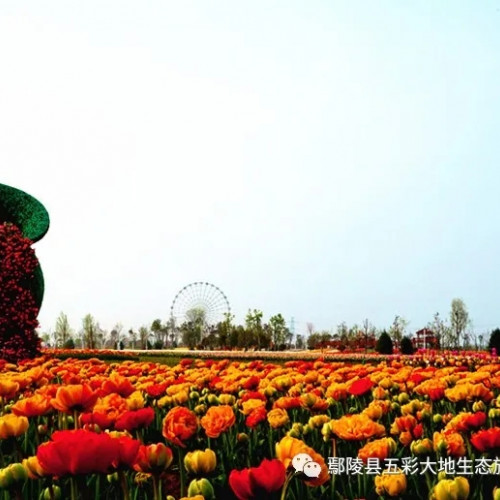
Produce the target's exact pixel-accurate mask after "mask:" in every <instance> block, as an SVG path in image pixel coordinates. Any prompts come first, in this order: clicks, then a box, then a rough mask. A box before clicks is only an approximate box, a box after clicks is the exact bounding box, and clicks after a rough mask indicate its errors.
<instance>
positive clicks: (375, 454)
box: [358, 438, 397, 463]
mask: <svg viewBox="0 0 500 500" xmlns="http://www.w3.org/2000/svg"><path fill="white" fill-rule="evenodd" d="M396 446H397V445H396V441H394V439H392V438H381V439H376V440H375V441H370V442H369V443H366V444H365V446H363V447H362V448H361V449H360V450H359V451H358V457H359V458H361V460H363V462H365V463H366V462H367V460H368V458H378V459H379V460H380V461H383V460H385V459H386V458H388V457H390V456H391V455H392V454H393V453H394V452H395V451H396Z"/></svg>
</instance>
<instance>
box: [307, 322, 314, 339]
mask: <svg viewBox="0 0 500 500" xmlns="http://www.w3.org/2000/svg"><path fill="white" fill-rule="evenodd" d="M306 328H307V336H309V335H312V334H313V333H314V325H313V324H312V323H311V322H310V321H308V322H307V323H306Z"/></svg>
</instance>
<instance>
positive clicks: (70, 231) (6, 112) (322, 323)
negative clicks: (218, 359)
mask: <svg viewBox="0 0 500 500" xmlns="http://www.w3.org/2000/svg"><path fill="white" fill-rule="evenodd" d="M499 27H500V7H499V6H498V3H497V2H493V1H481V2H461V1H449V2H445V1H443V2H433V1H427V2H398V1H396V0H394V1H377V2H368V1H365V2H356V1H345V2H334V1H324V2H320V1H316V2H305V1H302V2H291V1H273V2H270V1H265V2H264V1H253V2H235V1H234V0H232V1H227V2H222V1H214V2H202V1H197V2H187V1H177V2H168V1H162V2H159V1H151V2H126V1H123V0H120V1H107V2H102V1H99V2H97V1H93V0H92V1H91V0H88V1H86V2H69V1H67V0H64V1H52V2H39V1H31V2H21V1H17V0H16V1H14V0H9V1H4V2H2V3H1V5H0V46H1V47H2V49H1V51H0V65H1V70H2V71H1V78H0V165H1V166H0V172H1V174H2V175H1V176H0V182H1V183H4V184H8V185H11V186H14V187H17V188H20V189H23V190H24V191H27V192H28V193H30V194H31V195H33V196H35V197H36V198H38V199H39V200H40V201H41V202H42V203H44V205H45V206H46V207H47V209H48V211H49V213H50V216H51V227H50V230H49V232H48V233H47V235H46V236H45V238H44V239H42V240H41V241H40V242H38V243H37V244H36V245H35V248H36V252H37V255H38V258H39V260H40V262H41V264H42V268H43V271H44V275H45V280H46V292H45V298H44V303H43V305H42V309H41V312H40V316H39V320H40V323H41V329H42V330H49V329H51V328H53V327H54V325H55V320H56V318H57V316H58V314H59V312H60V311H64V312H66V313H67V314H68V316H69V319H70V322H71V325H72V326H73V328H75V329H79V328H80V325H81V319H82V318H83V316H84V315H85V314H87V313H91V314H93V315H94V316H95V317H96V319H97V320H98V321H99V322H100V324H101V326H103V327H104V328H107V329H111V328H112V327H113V325H114V324H115V323H116V322H121V323H122V324H123V325H124V327H125V328H126V329H128V328H130V327H134V328H137V327H139V326H141V325H143V324H150V323H151V321H152V320H153V319H155V318H162V319H164V320H167V319H168V316H169V312H170V305H171V303H172V300H173V298H174V296H175V294H176V292H177V291H178V290H179V289H180V288H182V287H183V286H184V285H187V284H188V283H190V282H193V281H208V282H210V283H213V284H215V285H216V286H218V287H220V288H221V289H222V290H223V291H224V292H225V294H226V295H227V297H228V299H229V301H230V303H231V308H232V310H233V312H234V313H235V314H236V320H237V321H238V322H242V321H243V320H244V315H245V313H246V311H247V310H248V308H252V309H253V308H257V309H261V310H262V311H263V312H264V319H265V320H266V319H267V318H269V316H271V315H273V314H276V313H282V314H283V315H284V316H285V318H286V319H287V320H288V321H289V320H290V318H292V317H294V318H295V327H296V332H297V333H304V331H305V328H306V322H312V323H313V324H314V325H315V327H316V328H317V329H330V328H333V327H335V326H336V325H337V324H339V323H340V322H341V321H346V322H347V323H348V324H353V323H355V322H356V323H361V322H362V321H363V319H364V318H368V319H370V321H371V322H372V323H374V324H375V325H376V326H377V327H379V328H384V327H386V328H388V327H389V326H390V324H391V323H392V320H393V318H394V316H395V315H396V314H399V315H401V316H403V317H405V318H406V319H407V320H408V321H410V325H409V329H410V330H415V329H417V328H420V327H422V326H424V325H425V324H426V323H427V322H428V321H430V320H431V319H432V316H433V314H434V313H435V312H437V311H439V312H440V313H441V316H448V314H449V310H450V304H451V300H452V299H453V298H455V297H460V298H462V299H463V300H464V301H465V303H466V305H467V307H468V309H469V313H470V316H471V318H472V320H473V323H474V327H475V329H476V331H482V330H485V331H486V330H491V329H492V328H494V327H497V326H500V316H499V304H500V289H499V286H498V284H499V283H500V266H499V265H498V249H499V247H500V229H499V224H498V221H497V219H498V214H499V213H500V211H499V209H498V204H499V196H500V195H499V193H500V189H499V188H500V173H499V172H498V168H499V166H500V162H499V160H500V140H499V137H498V136H499V130H500V56H499V54H500V35H499V33H500V29H499Z"/></svg>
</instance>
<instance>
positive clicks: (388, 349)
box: [375, 330, 392, 354]
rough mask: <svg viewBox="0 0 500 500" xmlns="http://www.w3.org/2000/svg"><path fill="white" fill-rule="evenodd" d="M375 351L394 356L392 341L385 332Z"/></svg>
mask: <svg viewBox="0 0 500 500" xmlns="http://www.w3.org/2000/svg"><path fill="white" fill-rule="evenodd" d="M375 350H376V351H377V352H378V353H379V354H392V340H391V337H390V335H389V334H388V333H387V332H386V331H385V330H384V331H383V332H382V333H381V334H380V337H379V338H378V340H377V345H376V347H375Z"/></svg>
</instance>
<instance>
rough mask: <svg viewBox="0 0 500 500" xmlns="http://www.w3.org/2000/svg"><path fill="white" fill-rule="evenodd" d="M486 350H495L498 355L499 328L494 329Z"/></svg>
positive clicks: (499, 353) (499, 349) (499, 344)
mask: <svg viewBox="0 0 500 500" xmlns="http://www.w3.org/2000/svg"><path fill="white" fill-rule="evenodd" d="M488 348H489V349H490V350H491V349H496V351H497V354H498V355H500V328H495V329H494V330H493V331H492V332H491V335H490V341H489V343H488Z"/></svg>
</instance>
